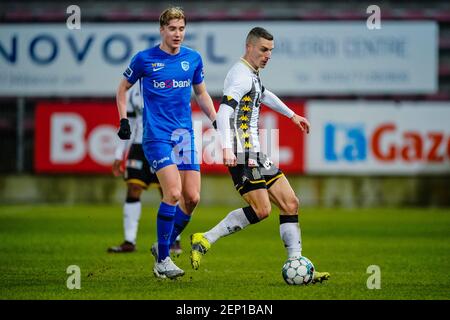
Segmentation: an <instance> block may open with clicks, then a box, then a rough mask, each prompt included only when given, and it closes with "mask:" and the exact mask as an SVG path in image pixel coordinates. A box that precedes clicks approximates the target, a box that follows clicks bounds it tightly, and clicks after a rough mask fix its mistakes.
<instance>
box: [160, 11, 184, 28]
mask: <svg viewBox="0 0 450 320" xmlns="http://www.w3.org/2000/svg"><path fill="white" fill-rule="evenodd" d="M172 19H178V20H181V19H182V20H184V24H185V25H186V16H185V15H184V11H183V9H182V8H180V7H170V8H167V9H166V10H164V11H163V12H162V13H161V15H160V16H159V25H160V26H161V27H162V26H167V25H169V22H170V20H172Z"/></svg>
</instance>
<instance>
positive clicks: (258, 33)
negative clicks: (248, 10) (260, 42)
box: [245, 27, 273, 43]
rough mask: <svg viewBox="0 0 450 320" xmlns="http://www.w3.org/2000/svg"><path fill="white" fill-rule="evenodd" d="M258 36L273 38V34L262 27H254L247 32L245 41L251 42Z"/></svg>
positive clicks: (267, 38)
mask: <svg viewBox="0 0 450 320" xmlns="http://www.w3.org/2000/svg"><path fill="white" fill-rule="evenodd" d="M259 38H264V39H266V40H273V35H272V34H271V33H270V32H269V31H267V30H266V29H264V28H261V27H255V28H253V29H252V30H250V32H249V33H248V35H247V39H246V40H245V43H249V42H252V41H254V40H257V39H259Z"/></svg>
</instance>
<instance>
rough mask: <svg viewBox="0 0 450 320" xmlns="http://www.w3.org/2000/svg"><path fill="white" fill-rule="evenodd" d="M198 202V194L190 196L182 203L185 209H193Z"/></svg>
mask: <svg viewBox="0 0 450 320" xmlns="http://www.w3.org/2000/svg"><path fill="white" fill-rule="evenodd" d="M199 202H200V194H198V193H197V194H190V195H188V196H187V197H185V198H184V203H185V204H186V206H187V207H190V208H195V207H196V206H197V205H198V203H199Z"/></svg>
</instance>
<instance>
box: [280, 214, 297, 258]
mask: <svg viewBox="0 0 450 320" xmlns="http://www.w3.org/2000/svg"><path fill="white" fill-rule="evenodd" d="M282 217H289V218H284V219H283V218H282ZM294 217H295V218H294ZM295 220H297V221H295ZM280 236H281V240H283V243H284V246H285V248H286V250H287V255H288V258H291V257H300V256H301V255H302V240H301V233H300V226H299V223H298V216H281V215H280Z"/></svg>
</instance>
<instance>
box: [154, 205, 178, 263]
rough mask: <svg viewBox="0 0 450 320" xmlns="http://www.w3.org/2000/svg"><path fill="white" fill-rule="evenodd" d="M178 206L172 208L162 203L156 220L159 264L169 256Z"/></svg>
mask: <svg viewBox="0 0 450 320" xmlns="http://www.w3.org/2000/svg"><path fill="white" fill-rule="evenodd" d="M175 211H176V206H171V205H169V204H167V203H164V202H161V204H160V206H159V210H158V218H157V220H156V229H157V233H158V262H161V261H162V260H164V259H165V258H166V257H167V256H169V248H170V235H171V234H172V230H173V221H174V216H175Z"/></svg>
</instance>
